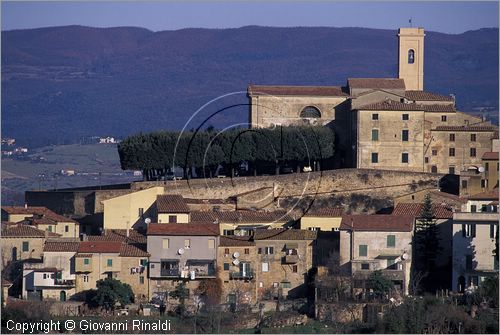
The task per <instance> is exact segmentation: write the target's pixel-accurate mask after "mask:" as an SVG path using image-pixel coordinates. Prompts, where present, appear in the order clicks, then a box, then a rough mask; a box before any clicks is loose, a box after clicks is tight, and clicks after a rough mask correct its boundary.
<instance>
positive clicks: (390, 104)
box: [357, 100, 455, 112]
mask: <svg viewBox="0 0 500 335" xmlns="http://www.w3.org/2000/svg"><path fill="white" fill-rule="evenodd" d="M357 109H358V110H390V111H425V112H455V107H454V106H453V105H451V104H446V105H442V104H441V105H440V104H436V105H419V104H415V103H404V102H399V101H394V100H384V101H379V102H375V103H372V104H367V105H364V106H360V107H358V108H357Z"/></svg>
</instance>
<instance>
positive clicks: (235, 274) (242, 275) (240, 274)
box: [229, 271, 254, 279]
mask: <svg viewBox="0 0 500 335" xmlns="http://www.w3.org/2000/svg"><path fill="white" fill-rule="evenodd" d="M253 276H254V272H253V271H232V272H230V273H229V279H252V278H253Z"/></svg>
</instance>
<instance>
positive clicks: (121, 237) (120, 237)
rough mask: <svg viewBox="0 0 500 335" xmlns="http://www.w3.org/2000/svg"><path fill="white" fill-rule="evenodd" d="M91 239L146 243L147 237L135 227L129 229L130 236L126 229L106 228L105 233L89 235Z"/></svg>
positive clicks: (88, 237)
mask: <svg viewBox="0 0 500 335" xmlns="http://www.w3.org/2000/svg"><path fill="white" fill-rule="evenodd" d="M87 239H88V240H89V241H117V242H124V241H129V242H132V243H146V242H147V237H146V235H145V234H142V233H140V232H138V231H137V230H134V229H129V231H128V238H127V230H126V229H106V230H105V231H104V234H103V235H89V236H87Z"/></svg>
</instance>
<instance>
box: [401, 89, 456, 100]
mask: <svg viewBox="0 0 500 335" xmlns="http://www.w3.org/2000/svg"><path fill="white" fill-rule="evenodd" d="M405 96H406V98H407V99H409V100H413V101H453V97H451V96H449V95H441V94H436V93H431V92H425V91H412V90H410V91H406V94H405Z"/></svg>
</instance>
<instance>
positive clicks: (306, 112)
mask: <svg viewBox="0 0 500 335" xmlns="http://www.w3.org/2000/svg"><path fill="white" fill-rule="evenodd" d="M300 117H303V118H320V117H321V112H320V111H319V109H317V108H316V107H314V106H307V107H305V108H304V109H303V110H302V112H300Z"/></svg>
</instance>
